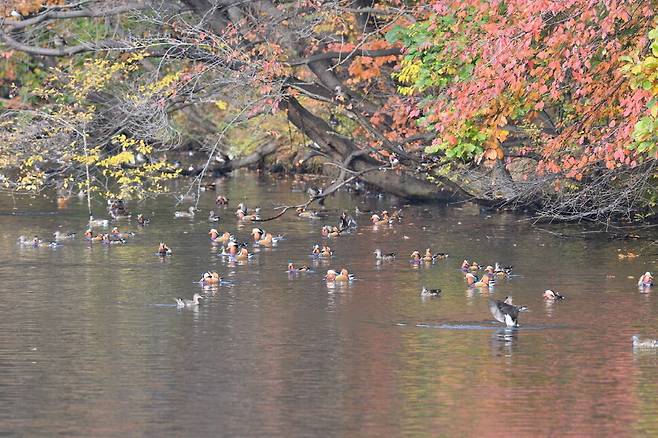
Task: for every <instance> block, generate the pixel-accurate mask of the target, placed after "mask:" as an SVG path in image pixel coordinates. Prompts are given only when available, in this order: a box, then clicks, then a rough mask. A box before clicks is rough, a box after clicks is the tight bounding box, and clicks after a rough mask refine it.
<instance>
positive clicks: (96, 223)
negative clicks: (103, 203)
mask: <svg viewBox="0 0 658 438" xmlns="http://www.w3.org/2000/svg"><path fill="white" fill-rule="evenodd" d="M109 224H110V221H108V220H107V219H94V217H93V216H89V226H90V227H107V226H108V225H109Z"/></svg>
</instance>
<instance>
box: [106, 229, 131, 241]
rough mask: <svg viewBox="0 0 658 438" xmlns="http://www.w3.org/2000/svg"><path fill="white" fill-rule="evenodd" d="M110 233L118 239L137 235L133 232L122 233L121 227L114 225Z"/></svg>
mask: <svg viewBox="0 0 658 438" xmlns="http://www.w3.org/2000/svg"><path fill="white" fill-rule="evenodd" d="M110 235H111V236H112V237H113V238H116V239H120V240H121V239H125V238H126V237H135V233H133V232H127V233H122V232H120V231H119V227H114V228H112V231H110Z"/></svg>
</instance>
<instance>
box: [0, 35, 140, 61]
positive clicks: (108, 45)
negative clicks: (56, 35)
mask: <svg viewBox="0 0 658 438" xmlns="http://www.w3.org/2000/svg"><path fill="white" fill-rule="evenodd" d="M0 39H1V40H2V41H3V42H4V43H5V44H6V45H7V46H9V47H11V48H12V49H15V50H19V51H21V52H25V53H29V54H31V55H39V56H71V55H76V54H78V53H83V52H90V51H93V50H104V49H120V48H124V49H126V50H127V49H130V47H127V46H126V45H125V44H124V43H121V42H120V41H115V40H102V41H96V42H93V43H81V44H76V45H75V46H68V47H60V48H58V49H51V48H48V47H37V46H31V45H29V44H24V43H21V42H18V41H16V40H15V39H14V38H12V37H10V36H9V35H8V34H6V33H5V32H2V31H0Z"/></svg>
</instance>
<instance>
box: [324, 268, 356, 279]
mask: <svg viewBox="0 0 658 438" xmlns="http://www.w3.org/2000/svg"><path fill="white" fill-rule="evenodd" d="M324 278H325V280H327V282H334V281H338V282H347V281H351V280H354V275H352V274H350V273H349V271H348V270H347V269H341V271H340V273H338V272H336V271H335V270H333V269H329V270H328V271H327V275H325V276H324Z"/></svg>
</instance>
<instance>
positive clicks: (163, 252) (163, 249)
mask: <svg viewBox="0 0 658 438" xmlns="http://www.w3.org/2000/svg"><path fill="white" fill-rule="evenodd" d="M171 254H172V253H171V248H169V247H168V246H167V244H166V243H164V242H160V245H159V246H158V252H157V255H159V256H160V257H166V256H170V255H171Z"/></svg>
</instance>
